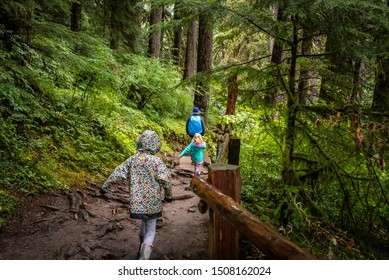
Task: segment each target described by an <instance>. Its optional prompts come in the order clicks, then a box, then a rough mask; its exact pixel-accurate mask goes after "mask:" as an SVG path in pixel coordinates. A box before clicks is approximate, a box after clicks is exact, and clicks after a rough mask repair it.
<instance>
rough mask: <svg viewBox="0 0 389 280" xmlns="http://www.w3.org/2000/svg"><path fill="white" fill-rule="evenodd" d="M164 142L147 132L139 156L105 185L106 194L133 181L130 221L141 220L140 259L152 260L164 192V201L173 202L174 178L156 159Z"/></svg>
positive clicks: (140, 141) (120, 166) (126, 164)
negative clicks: (114, 184)
mask: <svg viewBox="0 0 389 280" xmlns="http://www.w3.org/2000/svg"><path fill="white" fill-rule="evenodd" d="M160 149H161V141H160V139H159V137H158V135H157V133H156V132H155V131H152V130H146V131H144V132H143V133H142V134H141V136H140V137H139V139H138V142H137V152H136V153H135V154H134V155H133V156H131V157H129V158H128V159H127V160H125V161H124V162H123V163H122V164H120V165H119V166H118V167H116V168H115V170H114V171H113V173H112V174H111V175H110V176H109V177H108V179H107V180H106V181H105V182H104V184H103V185H102V187H101V189H100V192H101V193H102V194H105V193H107V192H108V190H109V189H110V188H111V186H112V184H113V183H119V182H121V181H122V180H127V179H129V181H130V183H129V184H130V186H129V193H130V200H129V204H130V218H133V219H141V220H142V223H141V228H140V234H139V239H140V248H139V254H140V259H141V260H142V259H149V258H150V255H151V252H152V249H153V242H154V238H155V233H156V222H157V218H158V217H161V216H162V188H163V189H164V200H165V201H166V202H171V201H172V192H171V186H170V180H171V175H170V171H169V169H168V168H167V167H166V165H165V164H164V163H163V162H162V160H161V159H160V158H159V157H157V156H155V154H156V153H157V152H158V151H159V150H160Z"/></svg>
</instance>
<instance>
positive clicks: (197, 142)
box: [180, 133, 207, 176]
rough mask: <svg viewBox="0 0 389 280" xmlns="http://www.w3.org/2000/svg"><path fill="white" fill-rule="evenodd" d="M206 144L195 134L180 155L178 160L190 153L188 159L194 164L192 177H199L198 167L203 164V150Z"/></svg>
mask: <svg viewBox="0 0 389 280" xmlns="http://www.w3.org/2000/svg"><path fill="white" fill-rule="evenodd" d="M206 146H207V145H206V143H205V142H204V141H203V137H202V136H201V135H200V134H199V133H195V135H194V136H193V139H192V142H191V143H190V144H189V145H188V146H187V147H186V148H185V149H184V150H183V151H182V152H181V153H180V158H181V157H183V156H184V155H185V154H187V153H190V158H191V160H192V162H193V164H194V176H199V175H200V166H201V164H202V163H203V162H204V153H203V152H204V149H205V148H206Z"/></svg>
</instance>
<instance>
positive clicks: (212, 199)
mask: <svg viewBox="0 0 389 280" xmlns="http://www.w3.org/2000/svg"><path fill="white" fill-rule="evenodd" d="M190 188H191V189H192V191H193V192H194V193H195V194H196V195H197V196H199V197H200V198H201V199H202V200H204V201H205V202H206V203H207V204H208V206H209V207H211V208H212V209H213V210H214V211H216V212H218V213H219V214H220V215H222V216H223V218H225V219H226V220H227V221H228V222H229V223H231V224H232V225H233V226H234V227H235V228H236V230H238V231H239V232H240V233H241V234H242V235H244V236H245V237H246V238H247V240H249V241H250V242H251V243H252V244H253V245H254V246H256V247H257V248H258V249H259V250H261V251H262V252H263V253H264V254H265V255H266V256H268V257H269V258H270V259H280V260H288V259H290V260H312V259H315V258H314V257H313V256H312V255H310V254H309V253H307V252H305V251H303V250H302V249H301V248H299V247H298V246H297V245H295V244H293V243H292V242H291V241H289V240H287V239H285V238H284V237H282V236H281V235H279V234H278V233H277V232H275V231H274V230H272V229H270V228H269V227H268V226H267V225H265V224H264V223H263V222H261V221H260V220H258V219H257V218H256V217H255V216H254V215H253V214H251V213H250V212H249V211H247V210H245V209H244V208H243V207H242V206H241V205H240V204H238V203H237V202H235V201H234V200H233V199H232V198H231V197H229V196H227V195H225V194H223V193H222V192H220V191H219V190H218V189H217V188H216V187H214V186H213V185H211V184H209V183H207V182H206V181H205V180H203V179H201V178H200V177H193V179H192V180H191V183H190Z"/></svg>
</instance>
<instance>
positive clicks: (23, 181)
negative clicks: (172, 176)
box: [0, 23, 193, 227]
mask: <svg viewBox="0 0 389 280" xmlns="http://www.w3.org/2000/svg"><path fill="white" fill-rule="evenodd" d="M36 26H37V27H36V34H35V36H34V39H33V42H32V44H31V46H27V45H25V44H23V43H22V42H21V40H19V39H18V38H17V37H15V38H14V41H13V45H12V48H11V49H9V46H7V47H6V46H4V45H2V44H0V144H1V145H0V158H1V161H0V213H1V220H0V227H1V226H3V225H4V223H5V222H6V220H7V219H8V217H9V216H10V215H11V214H12V213H13V211H14V207H15V205H16V204H17V197H16V196H14V195H11V193H12V194H19V195H21V196H23V195H35V194H38V193H41V192H45V191H48V190H52V189H71V188H82V187H84V186H85V185H86V181H87V180H88V181H93V182H96V183H99V182H101V181H102V180H104V179H105V178H106V177H107V176H108V175H109V174H110V172H111V171H112V169H113V168H114V167H115V166H116V165H117V164H119V163H121V162H122V161H123V160H125V159H126V158H127V157H128V156H130V155H131V154H132V153H134V152H135V148H136V141H137V138H138V137H139V135H140V134H141V133H142V132H143V131H144V130H146V129H152V130H155V131H156V132H157V133H158V135H159V136H160V138H161V140H162V142H163V146H162V150H161V155H163V154H164V153H168V152H170V153H172V152H174V150H177V146H178V145H180V143H185V142H186V141H187V139H186V133H185V121H186V117H187V116H188V115H189V114H190V112H191V109H192V102H193V96H192V92H191V90H190V89H189V88H183V87H178V86H177V85H178V84H179V81H180V77H181V75H180V73H179V71H178V70H177V69H176V68H175V67H173V66H171V65H168V64H163V63H161V62H159V61H157V60H154V59H148V58H145V57H141V56H136V55H130V54H128V53H124V52H119V51H117V52H113V51H112V50H111V49H109V48H108V47H106V44H105V42H104V41H103V40H100V39H97V38H95V37H93V36H89V35H88V34H83V33H81V32H80V33H78V34H77V36H75V34H74V33H72V32H70V31H69V30H67V29H66V28H65V27H63V26H60V25H55V24H50V25H48V24H44V23H37V25H36ZM0 31H1V30H0Z"/></svg>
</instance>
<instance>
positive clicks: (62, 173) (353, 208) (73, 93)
mask: <svg viewBox="0 0 389 280" xmlns="http://www.w3.org/2000/svg"><path fill="white" fill-rule="evenodd" d="M0 39H1V40H0V100H1V102H0V157H1V161H0V228H1V227H2V226H5V225H6V223H7V220H8V219H9V218H10V217H12V215H14V214H15V212H16V211H17V207H18V203H21V202H20V201H21V200H20V198H21V197H23V196H26V195H35V194H38V193H41V192H45V191H48V190H53V189H69V188H76V187H83V186H85V182H86V181H93V182H96V183H100V182H101V180H103V179H104V178H105V177H106V176H107V175H108V174H109V172H110V171H111V169H112V168H113V167H114V166H115V165H116V164H118V163H120V162H121V161H122V160H123V159H125V158H126V157H127V156H128V155H130V154H131V153H133V152H134V151H135V142H136V139H137V137H138V135H139V134H140V133H141V132H142V131H143V130H144V129H153V130H155V131H157V133H158V134H159V135H160V137H161V139H162V141H163V148H162V152H161V156H162V157H164V156H165V157H166V155H167V154H172V153H173V152H174V151H178V150H180V149H181V147H182V146H183V145H186V144H187V143H186V142H187V136H186V133H185V121H186V118H187V117H188V116H189V115H190V114H191V111H192V109H193V106H197V107H199V108H200V109H201V111H202V113H203V116H204V118H205V120H206V124H207V127H208V129H207V133H206V135H205V137H204V138H205V141H206V142H208V143H210V145H209V149H208V152H209V154H210V156H211V158H212V160H213V161H214V162H215V161H218V162H221V163H226V162H227V158H225V157H224V156H223V155H222V154H221V153H220V150H219V149H218V146H217V143H216V142H217V139H218V137H219V136H220V135H222V134H223V135H224V134H227V135H228V136H229V137H230V138H238V139H240V141H241V147H240V159H239V165H240V168H241V172H242V179H243V186H242V204H243V206H244V207H246V208H247V209H248V210H249V211H250V212H252V213H253V214H255V215H256V216H258V217H259V219H261V220H262V221H264V222H266V223H267V224H269V225H270V226H272V227H273V228H275V229H277V230H278V231H279V232H280V234H283V235H285V236H286V237H287V238H289V239H290V240H292V241H293V242H295V243H296V244H298V245H299V246H301V247H302V248H304V249H306V250H309V251H310V252H312V254H313V255H315V256H317V257H318V258H321V259H386V258H388V257H389V256H388V252H389V250H388V249H389V240H388V233H389V232H388V231H389V220H388V217H389V203H388V202H389V201H388V195H389V180H388V176H387V173H386V167H385V161H386V158H387V156H388V155H389V154H388V144H389V143H388V136H389V122H388V119H389V52H388V50H389V2H388V1H382V0H369V1H365V0H342V1H340V0H326V1H322V0H315V1H307V0H296V1H293V0H285V1H275V0H273V1H266V0H265V1H259V0H252V1H251V0H248V1H243V0H237V1H221V0H204V1H196V0H185V1H184V0H183V1H171V0H170V1H169V0H158V1H140V0H124V1H113V0H104V1H98V0H87V1H72V0H54V1H42V0H7V1H2V2H1V3H0ZM165 159H166V158H165ZM249 254H253V255H255V254H257V252H256V251H255V249H252V251H250V252H249Z"/></svg>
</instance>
